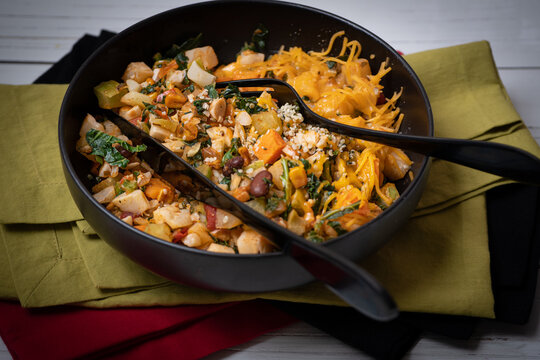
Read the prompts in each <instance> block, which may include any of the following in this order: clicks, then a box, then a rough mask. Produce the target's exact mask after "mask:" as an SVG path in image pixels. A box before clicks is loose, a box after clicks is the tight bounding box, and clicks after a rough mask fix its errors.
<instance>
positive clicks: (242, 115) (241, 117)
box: [235, 110, 252, 126]
mask: <svg viewBox="0 0 540 360" xmlns="http://www.w3.org/2000/svg"><path fill="white" fill-rule="evenodd" d="M235 120H236V122H237V123H238V124H240V125H242V126H248V125H251V122H252V119H251V116H250V115H249V114H248V112H247V111H245V110H242V111H240V112H239V113H238V114H236V118H235Z"/></svg>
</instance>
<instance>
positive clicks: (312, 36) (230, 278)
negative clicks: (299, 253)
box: [59, 1, 433, 292]
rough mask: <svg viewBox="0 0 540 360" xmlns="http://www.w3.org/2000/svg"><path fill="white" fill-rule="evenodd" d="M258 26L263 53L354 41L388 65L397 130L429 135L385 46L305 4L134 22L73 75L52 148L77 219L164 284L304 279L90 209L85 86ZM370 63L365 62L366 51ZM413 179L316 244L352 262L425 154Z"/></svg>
mask: <svg viewBox="0 0 540 360" xmlns="http://www.w3.org/2000/svg"><path fill="white" fill-rule="evenodd" d="M259 23H262V24H264V25H265V26H266V27H267V28H268V29H269V31H270V35H269V40H268V43H267V51H268V52H269V53H272V52H276V51H277V50H278V49H279V47H280V46H281V45H285V47H289V46H301V47H302V48H303V49H306V50H317V51H319V50H321V49H323V48H326V46H327V44H328V40H329V39H330V37H331V36H332V34H334V33H335V32H337V31H340V30H345V32H346V35H347V36H348V38H349V39H355V40H358V41H359V42H360V43H361V44H362V49H363V50H362V54H363V57H366V58H368V59H369V61H370V65H371V67H372V68H373V69H378V67H379V65H380V63H381V62H382V61H384V60H385V59H387V58H388V59H389V63H390V66H391V67H392V71H391V72H390V73H389V74H387V75H386V76H385V77H384V80H383V82H382V84H383V85H384V87H385V88H384V92H385V94H386V95H387V96H391V95H392V94H393V93H394V92H395V91H399V89H401V88H402V87H403V89H404V90H403V94H402V96H401V100H400V102H399V106H400V108H401V111H402V112H403V113H404V114H405V118H404V121H403V124H402V126H401V129H400V132H402V133H405V134H417V135H428V136H432V135H433V121H432V115H431V108H430V105H429V101H428V98H427V96H426V94H425V91H424V89H423V87H422V85H421V83H420V81H419V80H418V78H417V76H416V75H415V73H414V72H413V70H412V69H411V68H410V66H409V65H408V64H407V63H406V62H405V60H404V59H403V58H402V57H401V56H400V55H399V54H398V53H397V52H396V51H395V50H394V49H392V48H391V47H390V46H389V45H388V44H386V43H385V42H384V41H382V40H381V39H379V38H378V37H377V36H375V35H374V34H372V33H370V32H369V31H367V30H366V29H364V28H362V27H361V26H359V25H357V24H354V23H352V22H350V21H348V20H346V19H343V18H341V17H338V16H336V15H333V14H330V13H327V12H324V11H321V10H317V9H313V8H310V7H307V6H302V5H297V4H292V3H285V2H270V1H227V2H222V1H218V2H205V3H199V4H194V5H189V6H184V7H180V8H177V9H173V10H170V11H166V12H164V13H161V14H158V15H155V16H153V17H151V18H148V19H146V20H143V21H141V22H139V23H137V24H135V25H133V26H131V27H130V28H128V29H126V30H124V31H122V32H121V33H119V34H118V35H117V36H115V37H114V38H112V39H111V40H109V41H108V42H107V43H106V44H104V45H103V46H102V47H101V48H99V49H98V50H97V51H96V52H95V53H94V54H93V55H92V56H91V57H90V58H88V60H87V61H86V62H85V63H84V64H83V66H82V67H81V68H80V69H79V71H78V72H77V74H76V75H75V77H74V78H73V80H72V82H71V84H70V86H69V88H68V90H67V92H66V95H65V97H64V101H63V103H62V108H61V111H60V122H59V142H60V151H61V156H62V161H63V166H64V167H63V168H64V173H65V176H66V180H67V183H68V186H69V189H70V191H71V194H72V196H73V199H74V200H75V202H76V204H77V206H78V207H79V209H80V211H81V213H82V214H83V215H84V217H85V219H86V220H87V221H88V222H89V223H90V225H91V226H92V227H93V228H94V229H95V230H96V232H97V233H98V234H99V235H100V236H101V237H102V238H103V239H104V240H105V241H106V242H107V243H109V244H110V245H112V246H113V247H114V248H116V249H117V250H119V251H121V252H122V253H124V254H125V255H127V256H128V257H129V258H131V259H132V260H134V261H135V262H137V263H139V264H141V265H143V266H145V267H146V268H148V269H150V270H152V271H153V272H155V273H157V274H160V275H162V276H164V277H166V278H169V279H171V280H174V281H177V282H180V283H184V284H190V285H194V286H198V287H203V288H208V289H216V290H226V291H238V292H260V291H273V290H280V289H286V288H291V287H295V286H298V285H302V284H305V283H308V282H310V281H312V280H313V277H312V275H311V274H309V273H308V272H307V271H306V270H304V268H302V267H301V266H300V265H298V264H297V263H296V262H295V261H294V260H293V259H292V258H290V257H288V256H286V255H284V254H283V253H280V252H277V253H271V254H262V255H231V254H217V253H210V252H206V251H202V250H197V249H192V248H188V247H184V246H180V245H176V244H172V243H169V242H166V241H163V240H160V239H158V238H155V237H153V236H150V235H148V234H145V233H143V232H141V231H139V230H136V229H135V228H133V227H131V226H129V225H127V224H125V223H124V222H123V221H121V220H119V219H117V218H116V217H114V216H113V215H112V214H111V213H109V212H108V211H107V210H106V209H105V208H104V207H103V206H102V205H100V204H99V203H97V202H96V201H95V200H94V198H93V197H92V194H91V192H90V191H89V187H90V185H89V183H88V180H87V174H88V173H89V168H90V164H89V162H88V160H86V159H85V158H83V157H82V156H81V155H80V154H78V153H77V152H76V150H75V143H76V141H77V140H78V136H79V135H78V133H79V128H80V125H81V123H82V120H83V118H84V116H85V114H86V113H88V112H90V113H92V111H94V110H97V101H96V99H95V97H94V95H93V92H92V88H93V87H94V86H95V85H97V84H98V83H100V82H102V81H106V80H110V79H118V78H120V77H121V75H122V74H123V71H124V69H125V67H126V66H127V64H129V63H130V62H132V61H145V62H147V63H148V64H151V63H152V60H151V59H152V56H153V55H154V54H155V53H156V52H158V51H163V50H166V49H167V48H169V47H170V46H171V44H173V43H177V44H179V43H182V42H183V41H184V40H186V39H188V38H190V37H193V36H195V35H197V34H198V33H203V43H202V45H212V46H213V47H214V49H215V50H216V53H217V54H218V57H219V59H220V62H221V63H227V62H230V61H233V60H234V59H235V54H236V53H237V52H238V51H239V49H240V48H241V47H242V45H243V44H244V41H246V40H248V39H249V38H250V37H251V33H252V31H253V30H254V29H255V28H256V27H257V25H258V24H259ZM372 54H373V55H374V57H373V56H372V57H370V55H372ZM409 156H410V157H411V159H412V160H413V161H414V164H413V166H412V173H413V174H414V177H413V180H411V179H410V178H408V177H406V178H405V179H403V180H401V181H399V182H398V183H397V186H398V189H399V190H400V193H401V194H402V195H401V197H400V199H399V200H397V201H396V202H395V203H394V204H393V205H392V206H391V207H390V208H389V209H387V210H386V211H384V212H383V213H382V214H381V215H380V216H379V217H377V218H376V219H375V220H373V221H371V222H370V223H368V224H366V225H364V226H362V227H360V228H359V229H357V230H355V231H353V232H350V233H347V234H345V235H342V236H340V237H338V238H336V239H333V240H331V241H328V242H327V243H325V244H323V245H322V246H326V247H328V248H329V249H331V250H332V251H336V252H338V253H340V254H342V255H344V256H346V257H348V258H350V259H353V260H360V259H362V258H364V257H366V256H367V255H369V254H371V253H373V252H374V251H375V250H376V249H378V248H379V247H380V246H382V245H383V244H385V243H386V242H387V241H389V240H390V238H391V235H392V234H393V233H394V232H395V231H397V230H398V229H399V228H400V227H401V226H402V225H404V223H405V222H406V221H407V219H408V218H409V216H410V215H411V214H412V212H413V210H414V208H415V207H416V205H417V203H418V200H419V198H420V195H421V193H422V191H423V188H424V185H425V182H426V178H427V175H428V169H429V164H430V161H429V158H427V157H425V156H421V155H417V154H413V153H411V154H409Z"/></svg>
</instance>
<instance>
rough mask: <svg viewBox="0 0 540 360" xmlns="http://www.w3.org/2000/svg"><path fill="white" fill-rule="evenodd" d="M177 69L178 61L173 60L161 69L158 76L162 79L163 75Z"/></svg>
mask: <svg viewBox="0 0 540 360" xmlns="http://www.w3.org/2000/svg"><path fill="white" fill-rule="evenodd" d="M176 69H178V63H177V62H176V60H172V61H171V62H170V63H168V64H167V65H166V66H164V67H162V68H160V69H159V73H158V78H159V79H161V78H162V77H164V76H165V75H167V73H168V72H169V71H172V70H176Z"/></svg>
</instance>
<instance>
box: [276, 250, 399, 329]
mask: <svg viewBox="0 0 540 360" xmlns="http://www.w3.org/2000/svg"><path fill="white" fill-rule="evenodd" d="M285 251H286V252H288V254H289V255H290V256H292V257H293V258H294V259H295V260H296V261H297V262H298V263H299V264H300V265H302V266H303V267H304V268H305V269H306V270H307V271H309V272H310V273H311V274H312V275H313V276H315V277H316V278H317V279H319V280H321V281H323V282H324V283H325V285H326V286H327V287H328V289H330V290H331V291H332V292H333V293H335V294H336V295H337V296H339V297H340V298H341V299H343V300H344V301H345V302H347V303H348V304H349V305H351V306H352V307H353V308H355V309H356V310H357V311H358V312H360V313H362V314H363V315H365V316H367V317H369V318H371V319H374V320H378V321H390V320H392V319H395V318H396V317H397V316H398V315H399V310H398V308H397V306H396V303H395V302H394V300H393V299H392V297H391V296H390V294H388V292H387V291H386V290H385V289H384V288H383V287H382V286H381V285H380V284H379V282H378V281H377V280H375V278H373V276H371V275H370V274H369V273H368V272H367V271H365V270H363V269H362V268H360V267H359V266H358V265H356V264H354V263H353V262H352V261H350V260H348V259H346V258H344V257H342V256H340V255H338V254H336V253H334V252H331V251H329V250H328V249H326V248H325V247H323V246H312V245H311V244H306V243H304V242H302V241H294V242H291V243H289V244H288V245H287V247H286V249H285Z"/></svg>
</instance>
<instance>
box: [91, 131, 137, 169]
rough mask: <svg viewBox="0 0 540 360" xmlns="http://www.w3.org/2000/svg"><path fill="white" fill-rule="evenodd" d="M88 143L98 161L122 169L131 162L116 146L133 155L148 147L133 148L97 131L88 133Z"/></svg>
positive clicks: (122, 141)
mask: <svg viewBox="0 0 540 360" xmlns="http://www.w3.org/2000/svg"><path fill="white" fill-rule="evenodd" d="M86 141H87V142H88V145H90V147H92V153H91V154H92V155H95V156H96V159H100V160H101V161H103V160H105V161H106V162H108V163H109V164H110V165H113V166H114V165H117V166H120V167H121V168H125V167H126V166H127V164H128V163H129V160H128V159H126V158H125V157H124V156H123V155H122V154H120V152H119V151H118V150H116V149H115V148H114V147H113V145H114V144H119V145H120V146H122V147H123V148H124V149H126V150H127V151H129V152H132V153H136V152H141V151H145V150H146V145H137V146H131V145H129V144H128V143H127V142H125V141H124V140H121V139H119V138H117V137H114V136H111V135H108V134H106V133H104V132H101V131H99V130H96V129H90V130H88V132H87V133H86ZM98 161H99V160H98Z"/></svg>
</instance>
